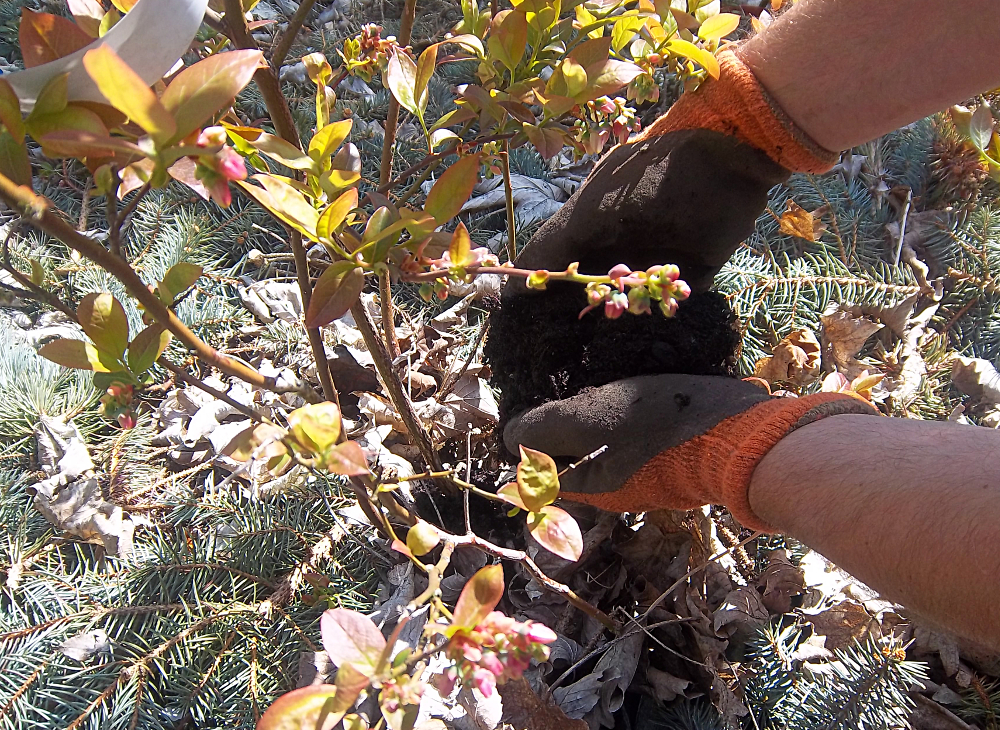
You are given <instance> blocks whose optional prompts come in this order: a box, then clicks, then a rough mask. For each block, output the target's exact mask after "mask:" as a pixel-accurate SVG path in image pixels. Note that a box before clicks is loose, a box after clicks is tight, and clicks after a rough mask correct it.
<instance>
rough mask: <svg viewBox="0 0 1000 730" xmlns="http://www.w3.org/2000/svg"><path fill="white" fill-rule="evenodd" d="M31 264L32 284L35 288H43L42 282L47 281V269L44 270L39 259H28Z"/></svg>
mask: <svg viewBox="0 0 1000 730" xmlns="http://www.w3.org/2000/svg"><path fill="white" fill-rule="evenodd" d="M28 262H29V263H30V264H31V283H32V284H34V285H35V286H41V285H42V282H43V281H45V269H43V268H42V264H41V262H40V261H39V260H38V259H28Z"/></svg>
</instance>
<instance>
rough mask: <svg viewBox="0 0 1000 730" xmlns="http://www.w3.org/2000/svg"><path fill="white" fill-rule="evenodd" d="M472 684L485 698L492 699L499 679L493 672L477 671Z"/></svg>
mask: <svg viewBox="0 0 1000 730" xmlns="http://www.w3.org/2000/svg"><path fill="white" fill-rule="evenodd" d="M472 683H473V684H474V685H475V686H476V689H478V690H479V691H480V692H481V693H482V695H483V697H492V696H493V690H495V689H496V686H497V678H496V676H495V675H494V674H493V672H490V671H487V670H486V669H477V670H476V671H475V672H473V674H472Z"/></svg>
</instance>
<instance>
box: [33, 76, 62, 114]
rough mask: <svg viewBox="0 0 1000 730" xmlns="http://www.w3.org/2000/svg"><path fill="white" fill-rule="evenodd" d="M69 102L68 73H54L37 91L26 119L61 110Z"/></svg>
mask: <svg viewBox="0 0 1000 730" xmlns="http://www.w3.org/2000/svg"><path fill="white" fill-rule="evenodd" d="M68 103H69V74H68V73H64V74H56V75H55V76H53V77H52V78H51V79H49V80H48V81H46V82H45V86H43V87H42V90H41V91H39V92H38V99H36V100H35V106H34V107H33V108H32V110H31V113H30V114H29V115H28V119H27V121H28V122H30V121H31V120H33V119H37V118H39V117H44V116H48V115H49V114H56V113H58V112H61V111H63V110H64V109H65V108H66V105H67V104H68Z"/></svg>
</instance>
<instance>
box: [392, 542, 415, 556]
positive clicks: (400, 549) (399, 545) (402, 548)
mask: <svg viewBox="0 0 1000 730" xmlns="http://www.w3.org/2000/svg"><path fill="white" fill-rule="evenodd" d="M389 547H390V548H392V549H393V550H395V551H396V552H397V553H400V554H402V555H405V556H406V557H408V558H413V557H415V556H414V555H413V553H411V552H410V548H408V547H406V543H405V542H403V541H402V540H393V541H392V544H391V545H390V546H389Z"/></svg>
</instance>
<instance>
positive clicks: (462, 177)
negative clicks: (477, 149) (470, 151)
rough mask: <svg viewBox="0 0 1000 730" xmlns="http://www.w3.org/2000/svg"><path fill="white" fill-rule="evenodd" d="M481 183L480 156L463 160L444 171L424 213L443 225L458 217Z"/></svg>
mask: <svg viewBox="0 0 1000 730" xmlns="http://www.w3.org/2000/svg"><path fill="white" fill-rule="evenodd" d="M478 181H479V154H478V153H477V154H474V155H468V156H466V157H463V158H461V159H460V160H459V161H458V162H456V163H455V164H454V165H452V166H451V167H449V168H448V169H447V170H445V171H444V174H443V175H441V177H440V178H438V181H437V182H436V183H434V187H432V188H431V191H430V193H428V194H427V202H426V203H424V211H425V212H426V213H428V214H430V215H432V216H434V220H436V221H437V222H438V225H442V224H444V223H446V222H447V221H449V220H451V219H452V218H453V217H455V216H456V215H458V211H460V210H461V209H462V206H463V205H465V201H467V200H468V199H469V196H470V195H472V189H473V188H474V187H475V186H476V183H477V182H478Z"/></svg>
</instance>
